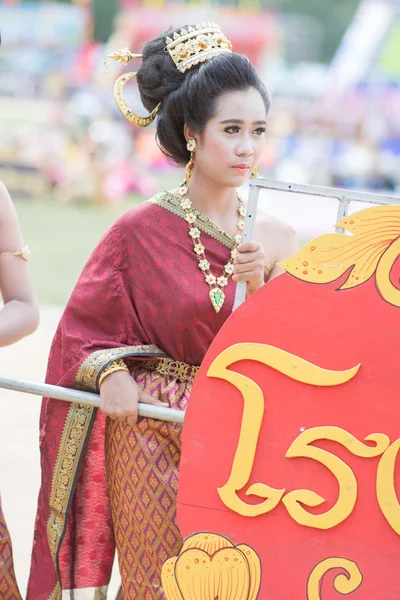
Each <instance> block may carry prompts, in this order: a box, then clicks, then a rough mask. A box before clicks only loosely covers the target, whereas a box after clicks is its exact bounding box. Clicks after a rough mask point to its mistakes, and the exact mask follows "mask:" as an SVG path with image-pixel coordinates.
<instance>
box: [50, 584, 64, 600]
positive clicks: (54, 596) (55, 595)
mask: <svg viewBox="0 0 400 600" xmlns="http://www.w3.org/2000/svg"><path fill="white" fill-rule="evenodd" d="M48 600H61V585H60V582H59V581H57V583H56V585H55V587H54V590H53V591H52V592H51V594H50V596H49V597H48Z"/></svg>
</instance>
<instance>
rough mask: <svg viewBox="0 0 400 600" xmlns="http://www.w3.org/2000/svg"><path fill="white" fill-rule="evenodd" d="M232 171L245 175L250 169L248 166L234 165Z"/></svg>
mask: <svg viewBox="0 0 400 600" xmlns="http://www.w3.org/2000/svg"><path fill="white" fill-rule="evenodd" d="M232 169H234V170H235V171H236V172H237V173H240V174H241V175H244V174H245V173H247V171H248V170H249V169H250V167H249V166H248V165H234V166H233V167H232Z"/></svg>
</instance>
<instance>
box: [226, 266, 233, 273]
mask: <svg viewBox="0 0 400 600" xmlns="http://www.w3.org/2000/svg"><path fill="white" fill-rule="evenodd" d="M225 273H226V274H227V275H232V273H233V264H232V263H228V264H227V265H225Z"/></svg>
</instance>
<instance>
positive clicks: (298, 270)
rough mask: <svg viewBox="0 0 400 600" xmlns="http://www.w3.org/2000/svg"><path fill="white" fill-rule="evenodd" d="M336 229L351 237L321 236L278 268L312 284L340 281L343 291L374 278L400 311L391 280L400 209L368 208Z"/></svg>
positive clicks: (399, 245) (398, 247)
mask: <svg viewBox="0 0 400 600" xmlns="http://www.w3.org/2000/svg"><path fill="white" fill-rule="evenodd" d="M337 226H338V227H342V228H343V229H346V230H347V231H349V232H350V233H351V234H352V235H345V234H343V233H330V234H326V235H322V236H320V237H318V238H316V239H315V240H313V241H312V242H310V243H309V244H307V245H306V246H304V248H302V249H301V250H300V251H299V252H297V253H296V254H294V255H293V256H292V257H291V258H289V259H288V260H286V261H283V262H281V263H280V264H279V266H280V267H281V268H282V269H284V270H285V271H286V272H287V273H290V274H291V275H293V276H294V277H296V278H297V279H301V280H303V281H307V282H310V283H321V284H326V283H331V282H333V281H336V280H338V279H341V284H340V286H339V288H338V289H340V290H347V289H350V288H354V287H357V286H359V285H362V284H363V283H365V282H366V281H368V280H369V279H370V278H371V277H374V278H375V284H376V287H377V290H378V292H379V295H380V296H381V297H382V298H383V299H384V300H385V301H386V302H389V303H390V304H393V305H394V306H399V307H400V287H398V286H396V285H395V284H394V282H392V280H391V271H392V268H393V265H394V263H395V262H396V260H397V259H398V257H399V256H400V206H397V205H396V206H374V207H373V208H366V209H365V210H361V211H360V212H358V213H355V214H353V215H351V216H348V217H345V218H344V219H342V220H341V221H339V223H337ZM344 276H345V277H344ZM342 277H343V279H342Z"/></svg>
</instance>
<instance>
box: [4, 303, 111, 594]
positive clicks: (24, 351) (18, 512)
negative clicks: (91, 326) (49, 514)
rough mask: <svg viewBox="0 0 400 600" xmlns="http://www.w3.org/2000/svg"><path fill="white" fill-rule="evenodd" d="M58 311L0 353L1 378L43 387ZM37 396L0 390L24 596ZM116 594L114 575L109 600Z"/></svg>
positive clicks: (44, 315)
mask: <svg viewBox="0 0 400 600" xmlns="http://www.w3.org/2000/svg"><path fill="white" fill-rule="evenodd" d="M60 316H61V309H58V308H42V309H41V324H40V327H39V329H38V330H37V331H36V333H34V334H33V335H32V336H30V337H28V338H26V339H24V340H21V341H20V342H18V343H17V344H15V345H13V346H9V347H7V348H1V349H0V356H1V362H0V365H1V366H0V376H3V377H15V378H18V379H24V380H30V381H35V382H42V381H43V380H44V375H45V371H46V364H47V357H48V353H49V349H50V344H51V340H52V338H53V335H54V332H55V329H56V327H57V323H58V320H59V318H60ZM40 402H41V399H40V398H39V396H32V395H29V394H22V393H20V392H12V391H8V390H4V389H0V415H1V430H0V491H1V496H2V505H3V509H4V514H5V516H6V520H7V524H8V527H9V530H10V533H11V537H12V541H13V547H14V562H15V569H16V574H17V579H18V583H19V586H20V590H21V593H22V596H23V597H25V592H26V585H27V580H28V575H29V567H30V554H31V549H32V538H33V526H34V520H35V514H36V502H37V495H38V491H39V484H40V462H39V442H38V440H39V412H40ZM117 589H118V573H117V570H116V569H114V575H113V579H112V583H111V586H110V598H111V599H113V598H114V597H115V594H116V593H117Z"/></svg>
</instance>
